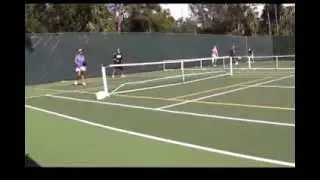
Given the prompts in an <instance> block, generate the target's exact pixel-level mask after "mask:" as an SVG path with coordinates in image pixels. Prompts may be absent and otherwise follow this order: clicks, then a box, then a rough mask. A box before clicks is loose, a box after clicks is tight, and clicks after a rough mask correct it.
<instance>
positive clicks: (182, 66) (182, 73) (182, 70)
mask: <svg viewBox="0 0 320 180" xmlns="http://www.w3.org/2000/svg"><path fill="white" fill-rule="evenodd" d="M180 63H181V76H182V82H184V61H183V60H182V61H181V62H180Z"/></svg>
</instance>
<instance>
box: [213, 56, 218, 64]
mask: <svg viewBox="0 0 320 180" xmlns="http://www.w3.org/2000/svg"><path fill="white" fill-rule="evenodd" d="M216 58H217V56H216V55H213V56H212V62H213V63H214V62H215V59H216Z"/></svg>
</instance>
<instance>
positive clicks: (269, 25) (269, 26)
mask: <svg viewBox="0 0 320 180" xmlns="http://www.w3.org/2000/svg"><path fill="white" fill-rule="evenodd" d="M267 11H268V13H267V15H268V29H269V36H271V35H272V33H271V22H270V13H269V8H268V7H267Z"/></svg>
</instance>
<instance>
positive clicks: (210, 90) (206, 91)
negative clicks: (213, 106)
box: [171, 76, 272, 99]
mask: <svg viewBox="0 0 320 180" xmlns="http://www.w3.org/2000/svg"><path fill="white" fill-rule="evenodd" d="M270 78H272V76H268V77H265V78H259V79H255V80H250V81H244V82H240V83H237V84H231V85H228V86H222V87H216V88H213V89H208V90H204V91H197V92H194V93H188V94H185V95H182V96H176V97H173V98H171V99H181V98H186V97H189V96H195V95H199V94H204V93H208V92H213V91H217V90H222V89H228V88H232V87H238V86H240V85H244V84H250V83H254V82H259V81H262V80H265V79H270ZM246 86H248V85H246Z"/></svg>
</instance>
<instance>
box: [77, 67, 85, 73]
mask: <svg viewBox="0 0 320 180" xmlns="http://www.w3.org/2000/svg"><path fill="white" fill-rule="evenodd" d="M86 70H87V67H85V66H81V67H76V72H85V71H86Z"/></svg>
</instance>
